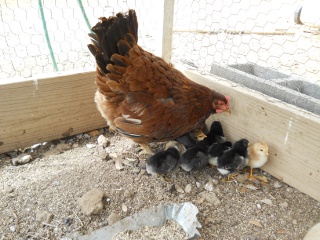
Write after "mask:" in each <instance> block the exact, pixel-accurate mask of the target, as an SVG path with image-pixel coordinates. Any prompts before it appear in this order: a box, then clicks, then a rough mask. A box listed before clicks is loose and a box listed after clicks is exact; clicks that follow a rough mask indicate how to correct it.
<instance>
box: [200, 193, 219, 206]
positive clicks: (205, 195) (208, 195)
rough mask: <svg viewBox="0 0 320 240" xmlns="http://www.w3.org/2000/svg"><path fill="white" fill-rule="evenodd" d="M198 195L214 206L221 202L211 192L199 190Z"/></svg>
mask: <svg viewBox="0 0 320 240" xmlns="http://www.w3.org/2000/svg"><path fill="white" fill-rule="evenodd" d="M199 195H200V197H201V198H204V199H205V200H206V201H207V202H208V203H210V204H212V205H213V206H215V207H218V206H219V205H220V204H221V201H220V199H219V198H218V197H217V195H216V194H215V193H213V192H201V193H200V194H199Z"/></svg>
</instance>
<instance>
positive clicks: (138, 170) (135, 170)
mask: <svg viewBox="0 0 320 240" xmlns="http://www.w3.org/2000/svg"><path fill="white" fill-rule="evenodd" d="M140 171H141V168H138V167H135V168H132V169H131V172H132V173H139V172H140Z"/></svg>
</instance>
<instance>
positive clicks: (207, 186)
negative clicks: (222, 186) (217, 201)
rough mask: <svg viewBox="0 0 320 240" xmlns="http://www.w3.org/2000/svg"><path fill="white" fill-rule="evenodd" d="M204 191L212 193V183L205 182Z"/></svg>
mask: <svg viewBox="0 0 320 240" xmlns="http://www.w3.org/2000/svg"><path fill="white" fill-rule="evenodd" d="M204 189H205V190H207V191H209V192H212V191H213V190H214V186H213V183H212V182H207V183H206V184H205V185H204Z"/></svg>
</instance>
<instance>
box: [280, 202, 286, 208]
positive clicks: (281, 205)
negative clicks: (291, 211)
mask: <svg viewBox="0 0 320 240" xmlns="http://www.w3.org/2000/svg"><path fill="white" fill-rule="evenodd" d="M279 206H280V207H283V208H287V207H288V203H287V202H283V203H280V204H279Z"/></svg>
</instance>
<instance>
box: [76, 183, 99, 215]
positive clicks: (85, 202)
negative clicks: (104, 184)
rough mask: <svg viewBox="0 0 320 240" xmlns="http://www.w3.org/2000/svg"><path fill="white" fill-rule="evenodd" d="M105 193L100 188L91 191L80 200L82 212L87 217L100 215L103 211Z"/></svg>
mask: <svg viewBox="0 0 320 240" xmlns="http://www.w3.org/2000/svg"><path fill="white" fill-rule="evenodd" d="M103 197H104V192H103V191H102V190H100V189H98V188H94V189H91V190H90V191H89V192H87V193H85V194H84V195H83V196H82V197H81V198H79V199H78V205H79V207H80V209H81V212H82V213H83V214H85V215H87V216H90V215H94V214H100V213H101V212H102V210H103V201H102V200H103Z"/></svg>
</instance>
